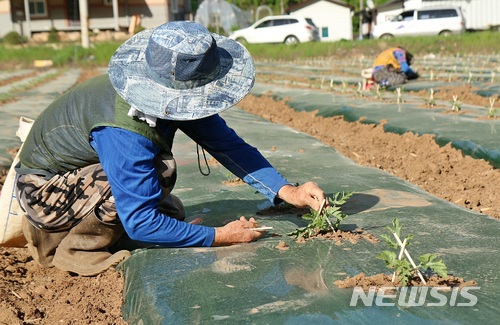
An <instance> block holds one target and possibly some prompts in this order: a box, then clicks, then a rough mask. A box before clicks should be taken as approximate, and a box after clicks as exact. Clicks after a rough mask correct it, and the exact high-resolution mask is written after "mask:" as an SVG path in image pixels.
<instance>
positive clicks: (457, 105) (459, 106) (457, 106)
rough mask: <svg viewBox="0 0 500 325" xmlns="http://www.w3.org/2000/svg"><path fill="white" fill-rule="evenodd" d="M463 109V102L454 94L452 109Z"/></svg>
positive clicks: (455, 110)
mask: <svg viewBox="0 0 500 325" xmlns="http://www.w3.org/2000/svg"><path fill="white" fill-rule="evenodd" d="M461 109H462V103H460V102H459V101H458V96H457V95H453V101H452V102H451V110H452V111H454V112H458V111H460V110H461Z"/></svg>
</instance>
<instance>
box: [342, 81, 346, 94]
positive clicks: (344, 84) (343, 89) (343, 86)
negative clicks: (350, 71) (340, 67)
mask: <svg viewBox="0 0 500 325" xmlns="http://www.w3.org/2000/svg"><path fill="white" fill-rule="evenodd" d="M346 91H347V83H346V82H345V81H344V80H342V92H343V93H345V92H346Z"/></svg>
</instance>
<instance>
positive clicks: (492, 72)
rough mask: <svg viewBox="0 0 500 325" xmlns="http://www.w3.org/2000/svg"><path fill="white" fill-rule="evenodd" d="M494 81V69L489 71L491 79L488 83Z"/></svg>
mask: <svg viewBox="0 0 500 325" xmlns="http://www.w3.org/2000/svg"><path fill="white" fill-rule="evenodd" d="M494 82H495V71H491V80H490V83H494Z"/></svg>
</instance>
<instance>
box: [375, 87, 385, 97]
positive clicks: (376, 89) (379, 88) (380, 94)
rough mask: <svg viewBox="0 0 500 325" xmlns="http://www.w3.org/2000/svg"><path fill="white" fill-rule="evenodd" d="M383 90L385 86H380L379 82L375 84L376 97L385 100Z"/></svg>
mask: <svg viewBox="0 0 500 325" xmlns="http://www.w3.org/2000/svg"><path fill="white" fill-rule="evenodd" d="M383 90H384V88H383V87H380V85H379V84H376V86H375V98H377V99H380V100H383V99H384V98H383V95H382V93H383Z"/></svg>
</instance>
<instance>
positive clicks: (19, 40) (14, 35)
mask: <svg viewBox="0 0 500 325" xmlns="http://www.w3.org/2000/svg"><path fill="white" fill-rule="evenodd" d="M3 42H4V43H7V44H10V45H20V44H24V43H26V42H28V39H27V38H26V37H24V36H21V35H20V34H19V33H18V32H14V31H12V32H9V33H7V35H5V36H4V37H3Z"/></svg>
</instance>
